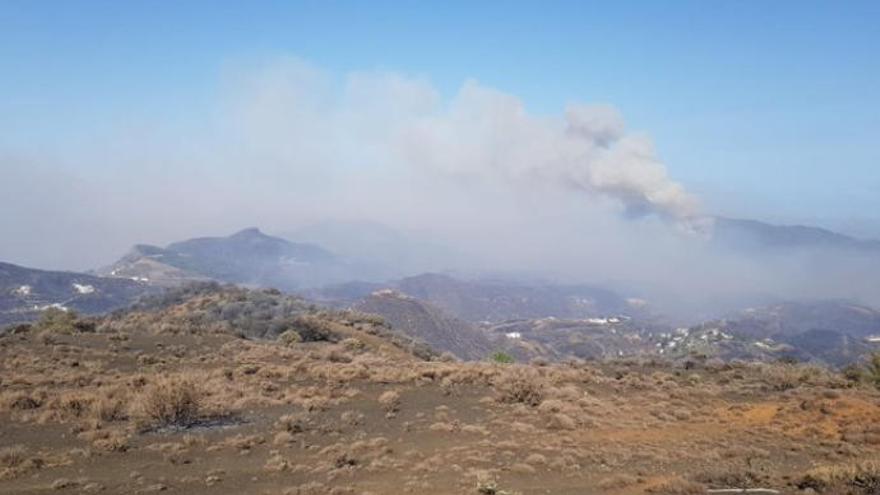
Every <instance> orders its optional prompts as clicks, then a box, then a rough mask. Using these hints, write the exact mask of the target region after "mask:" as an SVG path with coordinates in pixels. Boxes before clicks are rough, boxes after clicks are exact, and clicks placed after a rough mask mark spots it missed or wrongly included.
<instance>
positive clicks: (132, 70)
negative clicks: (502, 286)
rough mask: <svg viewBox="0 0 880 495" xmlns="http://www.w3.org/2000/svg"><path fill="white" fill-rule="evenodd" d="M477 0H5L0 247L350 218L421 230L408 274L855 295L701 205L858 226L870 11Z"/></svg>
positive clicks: (26, 256) (862, 268) (43, 260)
mask: <svg viewBox="0 0 880 495" xmlns="http://www.w3.org/2000/svg"><path fill="white" fill-rule="evenodd" d="M499 9H500V6H497V5H496V6H494V7H493V6H492V5H491V4H483V5H469V4H459V3H450V4H446V5H444V6H443V8H439V9H436V10H434V9H418V8H414V6H413V5H404V6H401V5H395V4H391V3H382V2H380V3H377V4H371V5H370V6H367V5H356V4H352V5H347V6H345V8H338V9H335V8H331V7H330V6H326V5H317V4H310V3H292V4H276V3H263V4H260V6H259V8H249V7H248V8H245V7H241V6H237V5H235V4H223V3H221V4H214V3H210V4H202V3H199V2H194V3H187V4H186V5H182V6H179V8H177V7H176V8H175V9H174V10H173V11H166V9H156V8H154V7H153V6H152V5H151V4H149V3H142V2H126V3H125V4H113V3H103V2H94V3H91V2H86V3H84V4H79V5H78V6H76V7H74V6H72V5H68V4H54V3H48V2H46V3H43V2H6V3H4V4H3V5H2V6H0V19H2V21H3V24H4V25H5V26H7V27H8V29H4V30H3V32H2V33H0V71H2V72H3V73H4V74H8V75H10V76H11V77H5V78H2V80H0V110H2V112H0V115H2V117H0V131H2V132H0V170H2V176H3V181H2V182H0V207H2V209H3V211H4V214H3V215H2V216H0V231H2V232H3V241H2V242H0V260H3V261H8V262H13V263H18V264H22V265H26V266H32V267H38V268H50V269H73V270H86V269H93V268H98V267H101V266H105V265H107V264H109V263H111V262H113V261H114V260H116V259H117V258H118V257H119V256H121V255H122V254H124V253H125V252H126V251H127V250H128V249H129V248H130V247H131V246H132V245H133V244H136V243H147V244H157V245H165V244H167V243H169V242H173V241H179V240H184V239H188V238H192V237H201V236H208V235H228V234H230V233H232V232H235V231H238V230H240V229H242V228H245V227H250V226H257V227H260V228H261V229H263V230H265V231H267V232H270V233H275V234H280V235H287V234H291V233H293V232H295V231H296V230H297V229H299V228H302V227H304V226H308V225H310V224H313V223H317V222H322V221H326V220H341V221H371V222H377V223H379V224H382V225H384V226H387V227H389V228H391V229H395V230H398V231H400V232H404V233H406V234H407V235H409V236H412V241H413V242H414V244H411V246H421V247H420V248H418V249H422V248H425V246H442V249H439V250H435V251H434V250H431V249H428V248H425V249H427V251H426V252H425V253H424V254H423V256H422V258H423V259H424V260H425V262H424V263H423V264H417V265H413V270H416V269H419V268H425V269H427V268H448V269H454V270H461V271H463V272H476V271H485V272H511V273H536V274H541V275H544V276H546V277H548V278H550V279H554V280H560V281H599V282H602V283H609V284H620V285H624V286H633V287H641V288H645V289H644V290H650V291H653V292H656V293H659V294H660V295H662V296H663V297H668V298H670V299H677V300H682V301H684V300H688V299H690V298H697V299H705V300H706V301H711V300H714V299H719V300H720V299H725V298H730V297H737V296H738V295H740V294H741V293H756V292H761V293H763V292H769V293H774V294H784V295H792V296H804V297H806V296H812V295H816V296H822V297H832V296H839V297H858V298H863V299H867V300H870V301H875V300H876V299H877V297H878V294H877V290H876V288H875V287H874V286H873V285H874V284H873V283H872V282H871V277H872V276H873V274H874V273H875V271H876V263H874V262H873V259H872V258H869V259H862V257H861V255H858V256H850V255H849V254H844V255H841V254H840V253H836V252H832V253H826V252H823V253H821V254H819V255H817V254H815V253H800V252H798V253H789V254H788V255H786V256H783V257H782V259H777V258H778V257H779V254H778V253H776V254H774V253H771V254H767V253H754V252H752V253H731V252H726V251H719V250H717V249H715V248H714V247H713V246H712V245H711V243H708V242H707V239H709V238H711V225H710V223H711V222H710V221H708V220H706V219H707V218H708V217H711V216H713V215H722V216H728V217H735V218H752V219H757V220H761V221H767V222H771V223H781V224H805V225H816V226H821V227H826V228H830V229H834V230H837V231H840V232H844V233H849V234H853V235H856V236H858V237H880V216H878V215H877V213H876V212H878V211H880V194H878V193H880V167H878V166H877V165H878V158H880V155H878V152H877V146H876V137H877V136H878V135H880V118H878V115H880V100H878V98H877V91H878V90H877V88H878V87H880V84H877V83H880V63H878V62H877V58H876V57H875V56H874V55H875V54H874V53H873V51H874V50H873V47H874V46H877V45H878V44H880V43H878V42H880V33H878V32H877V31H876V29H873V30H872V29H870V27H871V24H870V21H869V20H870V19H872V18H876V14H880V12H878V7H877V6H876V5H875V4H872V3H870V2H853V3H848V4H846V5H845V6H839V7H838V6H834V5H830V4H824V3H818V2H817V3H811V2H806V3H803V2H797V3H794V2H791V3H789V2H776V3H773V4H770V5H767V4H763V3H759V2H745V3H737V4H726V5H723V6H716V8H713V9H704V8H701V5H700V4H699V3H692V2H678V3H675V4H665V3H653V2H639V3H631V4H627V5H624V6H620V5H614V6H610V5H594V6H583V5H578V4H567V3H558V4H554V5H553V6H551V7H549V8H537V7H532V6H528V5H523V4H510V5H508V4H505V5H504V8H503V9H501V10H499ZM502 10H503V12H502ZM501 13H503V14H504V17H505V22H503V23H500V22H494V21H493V19H495V16H496V14H501ZM196 19H197V20H198V21H199V22H193V21H194V20H196ZM341 25H348V26H350V28H349V29H331V28H332V27H337V28H338V27H339V26H341ZM413 249H416V248H413ZM444 253H445V254H444ZM807 268H809V270H806V269H807ZM807 273H809V276H807V275H806V274H807Z"/></svg>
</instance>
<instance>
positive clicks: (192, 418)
mask: <svg viewBox="0 0 880 495" xmlns="http://www.w3.org/2000/svg"><path fill="white" fill-rule="evenodd" d="M196 383H197V382H196V381H195V380H194V379H193V378H192V377H190V376H187V375H179V376H172V377H162V378H160V379H158V380H157V381H155V382H154V383H152V384H150V385H148V386H147V387H146V388H145V390H144V391H143V395H142V396H141V412H142V413H143V415H144V416H145V417H146V418H147V419H148V420H149V421H150V423H151V425H152V426H154V427H159V428H161V427H165V426H177V427H184V428H185V427H188V426H192V425H193V424H194V423H195V422H197V421H198V420H199V418H200V415H201V413H202V408H203V406H202V403H203V399H204V393H203V392H202V390H201V389H200V388H199V386H198V385H196Z"/></svg>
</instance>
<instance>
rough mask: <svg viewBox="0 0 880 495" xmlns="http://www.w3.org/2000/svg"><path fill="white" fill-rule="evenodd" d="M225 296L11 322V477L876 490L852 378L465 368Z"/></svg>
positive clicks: (580, 489)
mask: <svg viewBox="0 0 880 495" xmlns="http://www.w3.org/2000/svg"><path fill="white" fill-rule="evenodd" d="M218 297H219V298H224V297H228V294H226V295H221V296H218V295H205V294H200V295H195V296H194V297H193V298H191V299H187V300H181V301H170V302H166V303H165V304H163V305H161V306H159V307H154V308H142V309H140V310H136V311H131V312H127V313H124V314H117V315H113V316H111V317H107V318H99V319H94V320H79V319H76V318H69V319H65V318H63V317H61V316H60V315H55V317H54V320H52V321H45V322H42V323H41V324H37V325H32V326H21V327H17V328H16V329H14V330H12V331H9V332H7V333H6V334H5V335H3V336H2V337H0V379H2V381H0V493H21V494H25V493H27V494H30V493H34V494H36V493H56V492H57V493H149V492H169V493H185V494H201V493H205V494H208V493H210V494H217V493H230V494H242V493H253V494H290V495H295V494H299V495H304V494H376V495H378V494H399V493H418V494H421V493H432V494H467V493H473V494H502V493H507V494H515V493H519V494H546V493H552V494H584V493H609V494H637V493H654V494H663V493H669V494H685V493H706V492H708V491H711V490H716V489H725V488H767V489H773V490H778V491H781V492H784V493H816V492H818V493H835V494H836V493H858V494H869V493H878V490H880V407H878V406H880V394H878V392H877V391H876V389H875V388H873V386H871V385H870V384H867V383H861V382H859V381H858V380H855V379H853V377H852V376H849V377H847V376H844V375H841V374H837V373H833V372H830V371H827V370H825V369H822V368H817V367H811V366H808V365H797V364H751V363H743V362H732V363H722V362H716V361H705V360H700V359H694V360H693V361H689V362H688V363H687V364H686V365H682V364H673V363H664V362H657V361H648V360H627V361H611V362H579V361H572V362H567V363H561V364H547V363H544V362H535V363H532V364H515V363H497V362H488V361H487V362H467V363H464V362H458V361H456V360H454V359H453V358H451V357H450V356H448V355H447V356H440V355H437V354H434V353H431V352H427V351H426V350H425V349H422V348H421V347H419V346H418V345H417V344H415V343H413V342H410V341H407V340H406V339H405V338H401V337H399V336H395V335H394V334H393V332H391V331H390V330H389V329H388V328H387V327H385V326H384V324H383V323H382V321H381V320H380V319H377V318H375V317H370V316H369V315H360V314H357V313H351V312H326V311H320V310H317V309H315V308H311V309H309V308H300V309H301V310H302V311H299V312H296V314H293V313H291V314H286V315H285V318H286V319H284V320H283V321H284V322H285V323H284V324H283V325H280V326H276V327H275V328H274V330H273V331H272V332H268V333H266V332H263V333H262V335H261V336H260V338H248V335H246V334H243V333H242V332H240V331H236V328H235V326H234V325H225V324H223V325H221V324H217V323H216V322H212V321H209V320H207V319H206V318H205V317H204V313H200V312H199V311H200V308H201V310H208V309H210V308H212V307H214V306H213V305H215V304H216V303H217V302H218V300H219V299H218ZM236 297H237V296H236ZM270 305H271V304H270ZM288 317H289V318H288Z"/></svg>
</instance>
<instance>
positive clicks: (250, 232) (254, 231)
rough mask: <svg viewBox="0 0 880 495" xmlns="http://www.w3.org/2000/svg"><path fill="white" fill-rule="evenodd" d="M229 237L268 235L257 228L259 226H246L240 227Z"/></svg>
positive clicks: (259, 236)
mask: <svg viewBox="0 0 880 495" xmlns="http://www.w3.org/2000/svg"><path fill="white" fill-rule="evenodd" d="M229 237H230V238H261V237H269V236H267V235H266V234H264V233H263V231H261V230H260V229H259V227H248V228H246V229H242V230H240V231H238V232H236V233H234V234H232V235H231V236H229Z"/></svg>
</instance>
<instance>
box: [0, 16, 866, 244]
mask: <svg viewBox="0 0 880 495" xmlns="http://www.w3.org/2000/svg"><path fill="white" fill-rule="evenodd" d="M878 47H880V3H878V2H854V1H853V2H810V1H792V2H787V1H773V2H766V1H755V2H740V1H738V2H733V1H730V2H706V1H696V2H648V1H644V2H437V3H428V2H373V1H371V2H327V1H316V2H220V1H212V2H184V1H181V2H170V1H168V2H156V1H150V2H140V1H125V2H119V1H107V2H76V1H68V2H41V1H34V0H26V1H10V0H6V1H3V2H2V3H0V154H14V155H16V156H28V155H29V154H30V153H32V152H46V151H47V150H51V151H55V152H58V153H65V152H67V151H68V150H71V149H78V148H81V147H83V146H87V144H84V143H92V142H94V141H95V140H100V136H104V135H107V134H108V133H109V132H111V131H112V129H113V128H114V127H116V126H119V125H120V123H126V122H163V123H165V125H167V126H171V127H173V128H177V129H182V130H184V131H185V130H186V129H196V128H198V126H199V125H200V123H202V122H204V121H207V120H209V118H210V116H211V114H212V112H213V111H214V110H213V108H212V107H213V105H214V102H215V99H216V96H217V93H218V92H219V91H221V89H222V88H221V87H220V86H221V81H222V76H223V74H224V71H226V70H228V67H229V66H230V65H231V64H232V65H234V64H240V63H247V61H253V60H261V59H266V58H272V57H278V56H286V55H294V56H298V57H302V58H304V59H306V60H309V61H311V62H313V63H315V64H317V65H319V66H320V67H322V68H324V69H326V70H329V71H333V72H338V73H344V72H346V71H351V70H374V69H380V70H391V71H397V72H402V73H406V74H411V75H414V76H417V77H423V78H426V79H429V80H430V81H431V82H432V83H433V84H434V85H435V86H436V87H437V88H439V90H440V91H441V92H442V93H443V94H444V95H447V96H451V95H453V94H455V92H457V91H458V89H459V88H460V87H461V85H462V83H463V82H464V81H465V80H467V79H476V80H478V81H479V82H480V83H482V84H485V85H487V86H490V87H494V88H498V89H500V90H503V91H505V92H506V93H510V94H513V95H516V96H518V97H520V98H521V99H522V100H523V101H524V102H525V105H526V106H527V108H528V109H529V111H530V112H534V113H537V114H548V115H551V114H558V113H560V112H561V111H562V109H563V108H564V106H565V104H566V103H568V102H572V101H582V102H603V103H609V104H612V105H614V106H616V107H617V108H619V109H620V110H621V112H622V113H623V115H624V116H625V118H626V120H627V123H628V126H629V127H630V128H631V129H636V130H640V131H643V132H645V133H647V134H649V135H650V136H651V137H652V138H653V140H654V142H655V145H656V147H657V149H658V153H659V155H660V157H661V158H662V159H663V161H664V163H665V164H666V165H667V167H668V169H669V172H670V175H671V176H672V177H673V178H674V179H676V180H678V181H680V182H682V183H683V184H685V186H687V187H688V188H689V189H690V190H693V191H696V192H697V193H698V194H699V195H700V196H702V197H703V199H704V201H705V203H706V204H707V205H708V206H709V207H710V208H711V209H713V210H714V211H717V212H720V213H725V214H730V215H742V216H757V217H761V218H766V219H770V220H779V221H804V222H806V221H816V222H819V223H824V224H826V225H831V226H847V227H849V228H851V229H852V230H853V231H856V230H859V228H861V227H864V226H866V225H867V226H869V227H870V226H871V225H875V224H874V223H872V222H874V221H875V220H876V218H877V217H878V216H880V215H878V212H880V151H878V143H880V56H878V53H877V49H878ZM86 166H87V165H86ZM878 230H880V229H878Z"/></svg>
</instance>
